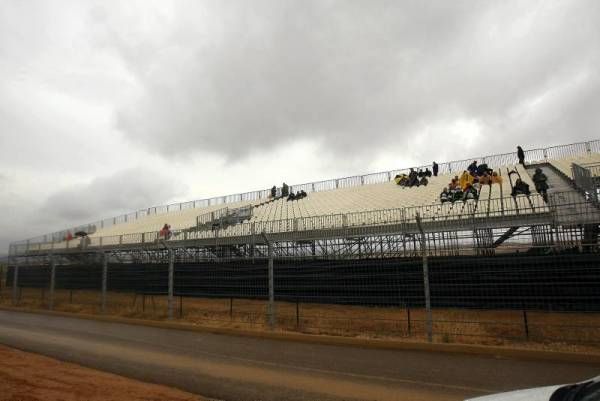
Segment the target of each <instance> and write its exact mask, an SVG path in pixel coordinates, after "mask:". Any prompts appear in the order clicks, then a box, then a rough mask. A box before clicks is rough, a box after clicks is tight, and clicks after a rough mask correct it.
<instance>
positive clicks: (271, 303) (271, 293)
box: [261, 231, 275, 330]
mask: <svg viewBox="0 0 600 401" xmlns="http://www.w3.org/2000/svg"><path fill="white" fill-rule="evenodd" d="M261 235H262V237H263V239H264V240H265V242H266V243H267V249H268V251H267V252H268V256H269V265H268V269H269V305H268V310H267V315H268V318H269V328H270V329H271V330H273V329H274V328H275V285H274V274H273V245H272V244H271V241H269V238H267V234H266V233H265V232H264V231H263V232H262V233H261Z"/></svg>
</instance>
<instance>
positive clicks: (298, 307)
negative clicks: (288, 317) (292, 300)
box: [296, 298, 300, 330]
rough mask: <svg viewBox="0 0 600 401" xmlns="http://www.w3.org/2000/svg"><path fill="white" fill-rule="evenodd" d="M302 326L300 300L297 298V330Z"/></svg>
mask: <svg viewBox="0 0 600 401" xmlns="http://www.w3.org/2000/svg"><path fill="white" fill-rule="evenodd" d="M299 328H300V300H299V299H298V298H296V330H298V329H299Z"/></svg>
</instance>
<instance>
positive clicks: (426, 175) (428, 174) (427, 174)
mask: <svg viewBox="0 0 600 401" xmlns="http://www.w3.org/2000/svg"><path fill="white" fill-rule="evenodd" d="M423 174H424V175H425V177H429V178H431V175H432V174H431V171H430V170H429V167H426V168H425V171H424V172H423Z"/></svg>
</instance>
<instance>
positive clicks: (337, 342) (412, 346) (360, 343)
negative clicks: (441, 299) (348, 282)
mask: <svg viewBox="0 0 600 401" xmlns="http://www.w3.org/2000/svg"><path fill="white" fill-rule="evenodd" d="M0 310H4V311H9V312H23V313H32V314H42V315H50V316H61V317H69V318H76V319H85V320H97V321H102V322H108V323H122V324H133V325H138V326H146V327H153V328H160V329H174V330H184V331H193V332H199V333H210V334H225V335H232V336H239V337H253V338H261V339H268V340H277V341H294V342H301V343H308V344H321V345H333V346H351V347H358V348H369V349H382V350H397V351H422V352H443V353H454V354H469V355H478V356H486V357H492V358H507V359H520V360H534V361H552V362H577V363H585V364H600V354H598V355H595V354H584V353H574V352H562V351H548V350H526V349H521V348H511V347H498V346H488V345H475V344H445V343H431V344H430V343H423V342H412V341H393V340H382V339H367V338H356V337H341V336H328V335H315V334H304V333H290V332H277V331H253V330H244V329H233V328H225V327H210V326H201V325H195V324H190V323H180V322H168V321H155V320H146V319H135V318H125V317H119V316H110V315H92V314H84V313H73V312H61V311H50V310H43V309H31V308H20V307H10V306H4V305H0Z"/></svg>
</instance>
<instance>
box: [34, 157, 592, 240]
mask: <svg viewBox="0 0 600 401" xmlns="http://www.w3.org/2000/svg"><path fill="white" fill-rule="evenodd" d="M549 162H550V163H552V164H553V165H554V166H555V167H556V168H557V169H559V170H560V171H562V172H563V173H565V175H567V176H570V175H571V163H573V162H575V163H590V162H600V154H599V153H592V154H589V155H585V156H576V157H570V158H563V159H557V160H549ZM490 168H493V169H494V170H495V171H496V172H498V173H499V175H501V176H502V178H503V183H502V185H497V184H494V185H492V186H488V185H483V186H482V188H481V192H480V194H479V199H478V200H468V201H466V202H462V201H459V202H455V203H449V202H447V203H444V204H442V203H440V201H439V195H440V193H441V192H442V189H443V188H444V187H446V186H447V185H448V183H449V182H450V180H451V179H452V178H453V177H454V176H455V175H460V173H462V171H455V172H452V173H448V174H443V175H439V176H438V177H431V178H430V179H429V185H427V186H420V187H412V188H407V187H402V186H398V185H396V183H395V182H394V181H393V180H391V181H388V182H384V183H378V184H366V185H360V186H354V187H346V188H339V189H332V190H324V191H317V192H310V191H309V193H308V196H307V197H305V198H303V199H300V200H294V201H287V199H285V198H280V199H259V200H253V201H241V202H235V203H228V204H218V205H213V206H207V207H201V208H187V209H185V208H184V209H183V210H177V211H171V212H168V213H162V214H152V215H149V216H145V217H140V218H137V219H133V220H132V221H129V222H124V223H120V224H114V225H110V226H107V227H96V232H95V233H93V234H91V235H90V239H91V244H92V246H94V245H97V244H98V243H99V239H100V238H103V241H104V242H103V244H104V245H106V244H108V243H119V241H125V240H124V237H127V236H129V237H130V238H134V236H135V235H138V234H140V233H154V234H153V235H154V237H153V236H148V237H146V240H147V239H148V238H156V237H157V236H156V233H157V232H158V231H159V230H160V229H161V227H162V226H163V225H164V224H165V223H167V224H169V225H171V229H172V230H173V232H174V233H175V236H174V237H173V238H175V239H180V238H181V235H180V233H179V232H180V231H182V230H183V231H186V238H204V237H203V235H205V234H203V233H197V232H196V233H194V232H193V231H194V230H192V229H191V228H192V227H195V226H196V225H197V217H198V216H200V215H203V214H207V213H210V212H214V211H217V210H219V209H223V208H224V207H227V208H230V209H234V208H239V207H244V206H252V207H253V212H252V216H251V218H250V220H247V221H246V222H249V223H257V224H263V225H264V224H266V223H269V224H271V223H275V222H281V223H280V225H279V226H277V227H275V226H274V227H275V228H272V230H273V231H272V232H276V231H277V230H283V231H287V230H306V229H314V228H325V227H338V226H340V225H341V224H342V220H343V218H342V217H341V216H342V215H348V214H353V215H352V216H350V215H348V216H346V217H344V218H346V219H350V220H351V223H349V224H354V225H361V224H362V225H369V224H385V223H388V222H394V221H397V220H398V214H397V213H398V210H399V209H402V208H405V213H406V214H407V215H408V217H409V218H412V217H414V213H415V211H414V210H411V209H412V208H413V207H414V209H415V210H417V208H419V212H420V213H421V216H422V218H423V219H429V220H451V219H454V218H458V217H460V216H463V215H465V214H474V213H476V214H477V215H478V216H490V217H493V216H499V215H503V216H506V215H510V214H526V213H533V212H544V211H547V210H548V206H547V205H546V204H545V203H544V201H543V200H542V199H541V197H540V196H531V198H529V199H528V198H527V197H525V196H524V195H519V196H517V199H515V200H513V199H511V197H510V195H511V191H512V187H511V180H509V178H508V172H509V171H511V170H515V171H517V172H518V173H519V175H520V177H521V179H522V180H523V181H524V182H526V183H527V184H529V187H530V189H531V191H532V194H535V185H534V184H533V181H532V180H531V178H530V176H529V173H528V172H527V171H526V170H525V168H524V167H523V166H521V165H518V164H516V165H504V166H494V165H490ZM515 179H516V177H515V178H513V183H514V180H515ZM323 216H325V217H327V216H329V217H327V218H325V217H323ZM316 217H323V218H322V219H321V220H320V221H319V222H318V223H316V222H314V221H313V222H310V221H307V220H306V219H305V218H316ZM278 224H279V223H278ZM344 224H345V223H344ZM242 226H247V225H245V224H233V225H228V226H227V227H224V228H223V229H222V230H221V233H220V235H222V236H227V235H240V234H247V232H246V231H244V230H247V227H242ZM188 234H190V235H188ZM206 235H211V234H206ZM109 237H114V238H109ZM129 237H128V238H129ZM131 241H136V239H135V238H134V239H132V240H131ZM78 244H79V239H74V240H72V241H70V245H69V247H77V245H78ZM44 246H49V245H44ZM52 246H53V247H56V248H61V247H65V246H66V242H61V243H54V244H53V245H52Z"/></svg>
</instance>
